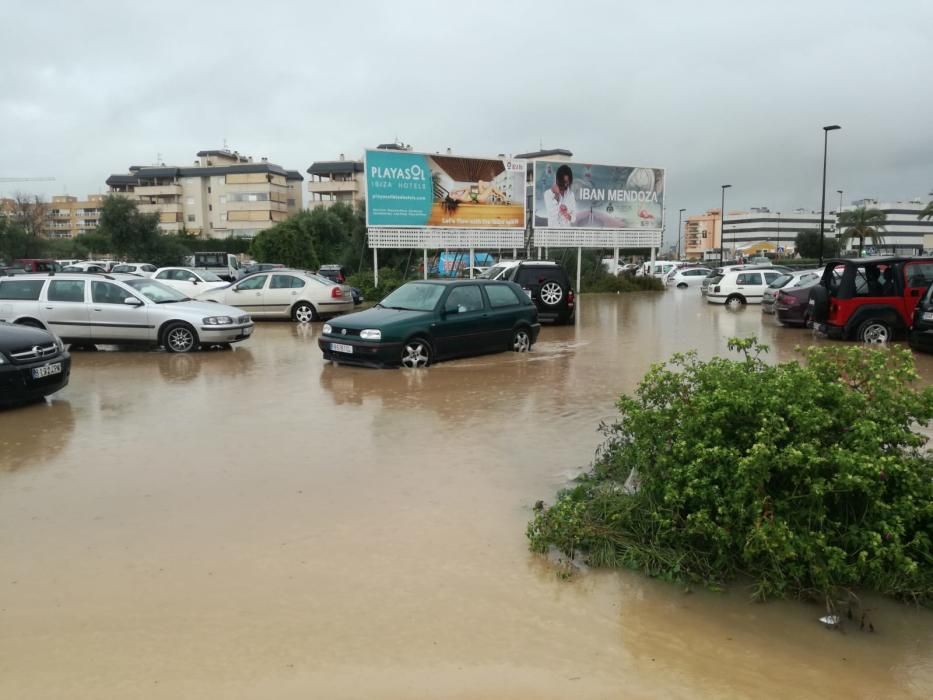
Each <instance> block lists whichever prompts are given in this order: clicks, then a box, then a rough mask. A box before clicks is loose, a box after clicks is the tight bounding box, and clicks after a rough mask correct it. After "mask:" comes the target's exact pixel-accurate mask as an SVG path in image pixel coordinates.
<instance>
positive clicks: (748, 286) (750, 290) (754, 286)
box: [735, 272, 763, 301]
mask: <svg viewBox="0 0 933 700" xmlns="http://www.w3.org/2000/svg"><path fill="white" fill-rule="evenodd" d="M735 291H736V292H738V293H739V294H741V295H742V296H743V297H745V300H746V301H752V300H753V299H754V300H755V301H761V295H762V294H763V285H762V279H761V273H760V272H740V273H738V274H737V275H736V276H735ZM756 295H757V296H756Z"/></svg>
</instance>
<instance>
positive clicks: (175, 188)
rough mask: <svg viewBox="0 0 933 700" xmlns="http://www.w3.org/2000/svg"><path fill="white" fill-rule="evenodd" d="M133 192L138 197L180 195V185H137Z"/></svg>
mask: <svg viewBox="0 0 933 700" xmlns="http://www.w3.org/2000/svg"><path fill="white" fill-rule="evenodd" d="M133 194H136V195H139V196H140V197H167V196H172V197H181V185H138V186H137V187H136V188H135V189H134V190H133Z"/></svg>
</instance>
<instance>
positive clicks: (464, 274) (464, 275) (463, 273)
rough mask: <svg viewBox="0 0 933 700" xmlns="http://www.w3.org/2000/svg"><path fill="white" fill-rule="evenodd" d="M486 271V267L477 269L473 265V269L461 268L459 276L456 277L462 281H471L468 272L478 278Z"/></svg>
mask: <svg viewBox="0 0 933 700" xmlns="http://www.w3.org/2000/svg"><path fill="white" fill-rule="evenodd" d="M488 269H489V267H488V266H487V267H477V266H475V265H474V266H473V267H462V268H460V271H459V274H458V275H457V276H458V277H461V278H464V279H472V278H471V277H470V272H471V271H472V273H473V277H479V276H480V275H482V274H483V273H484V272H486V270H488Z"/></svg>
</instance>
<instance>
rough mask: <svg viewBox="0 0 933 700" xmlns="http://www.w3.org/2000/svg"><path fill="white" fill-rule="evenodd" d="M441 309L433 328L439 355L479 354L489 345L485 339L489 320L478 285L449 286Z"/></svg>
mask: <svg viewBox="0 0 933 700" xmlns="http://www.w3.org/2000/svg"><path fill="white" fill-rule="evenodd" d="M440 308H441V315H440V319H439V320H438V322H437V325H436V326H435V328H434V338H435V344H436V347H435V350H436V351H437V354H438V355H440V356H442V357H452V356H455V355H472V354H475V353H478V352H482V351H483V350H484V349H485V347H486V344H487V343H489V342H491V341H489V340H488V339H487V338H486V337H485V336H486V334H487V332H488V322H489V317H488V313H487V309H486V302H485V300H484V299H483V293H482V292H481V291H480V288H479V285H476V284H471V285H458V286H455V287H451V288H450V289H449V290H448V292H447V296H446V297H444V298H443V299H442V300H441V306H440Z"/></svg>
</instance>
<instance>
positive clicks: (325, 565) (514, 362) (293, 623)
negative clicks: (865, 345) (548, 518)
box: [0, 290, 933, 699]
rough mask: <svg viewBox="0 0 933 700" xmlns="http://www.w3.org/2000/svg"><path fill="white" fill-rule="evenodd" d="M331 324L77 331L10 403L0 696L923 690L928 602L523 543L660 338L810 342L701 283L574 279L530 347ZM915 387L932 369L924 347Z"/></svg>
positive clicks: (930, 676) (0, 524)
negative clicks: (394, 356)
mask: <svg viewBox="0 0 933 700" xmlns="http://www.w3.org/2000/svg"><path fill="white" fill-rule="evenodd" d="M319 331H320V324H313V325H309V326H299V325H295V324H290V323H265V324H259V326H258V328H257V331H256V334H255V336H254V337H253V338H252V339H251V340H250V341H248V342H247V343H245V344H243V345H241V346H238V347H236V348H235V349H234V350H233V351H228V352H203V353H199V354H195V355H167V354H165V353H159V352H132V351H128V352H76V353H74V363H73V369H72V379H71V384H70V386H68V387H67V389H66V390H65V391H63V392H62V393H61V394H60V395H59V396H58V397H56V398H55V400H54V401H52V402H51V404H49V405H46V404H39V405H34V406H30V407H26V408H23V409H18V410H15V411H7V412H3V413H0V458H2V464H0V562H2V563H0V697H4V698H95V699H98V698H110V697H113V698H173V699H174V698H219V697H223V698H309V697H313V698H392V699H394V698H399V699H401V698H413V697H430V698H441V697H443V698H506V697H536V698H566V697H576V698H610V697H611V698H616V697H627V698H654V697H676V698H693V697H717V698H719V697H794V698H853V697H859V698H862V697H864V698H870V697H884V698H892V697H908V698H909V697H918V698H919V697H930V696H931V695H933V615H931V613H930V612H929V611H925V610H917V609H913V608H908V607H903V606H899V605H896V604H893V603H891V602H889V601H885V600H874V601H871V602H870V605H871V607H872V609H873V617H874V620H875V622H876V627H877V630H878V631H877V632H876V633H875V634H864V633H858V632H851V633H849V634H839V633H833V632H829V631H827V630H825V629H823V628H822V627H821V626H820V625H819V623H817V622H816V619H817V617H819V615H820V614H822V613H821V610H820V608H819V607H817V606H812V605H806V604H801V603H794V602H777V603H770V604H767V605H756V604H752V603H749V602H748V600H747V597H746V595H745V593H744V592H743V591H742V590H741V589H740V588H736V589H735V590H733V591H731V592H730V593H728V594H724V595H723V594H712V593H707V592H703V591H699V592H694V593H693V594H691V595H686V594H684V592H683V591H682V590H681V589H680V588H678V587H675V586H671V585H668V584H665V583H662V582H658V581H653V580H649V579H646V578H645V577H643V576H641V575H638V574H635V573H628V572H592V571H591V572H588V573H585V574H582V575H579V576H575V577H574V578H572V579H570V580H561V579H560V578H559V577H558V576H557V575H556V572H555V569H554V568H553V567H552V566H551V565H550V564H549V563H548V562H546V561H545V560H543V559H542V558H540V557H538V556H536V555H533V554H531V553H530V552H529V551H528V548H527V542H526V539H525V536H524V531H525V524H526V522H527V521H528V519H529V518H530V516H531V507H532V504H533V503H534V502H535V501H536V500H537V499H539V498H541V499H545V500H548V501H551V500H552V499H553V496H554V494H555V492H556V491H557V490H558V489H559V488H560V487H561V486H562V485H563V484H565V483H566V482H567V480H568V479H570V478H572V477H573V476H575V475H577V474H579V473H580V471H581V470H582V469H584V468H586V466H587V465H588V463H589V461H590V460H591V458H592V455H593V451H594V449H595V448H596V446H597V445H598V444H599V442H600V436H599V434H598V433H597V430H596V428H597V426H598V424H599V422H600V421H601V420H605V419H610V418H611V417H612V416H613V415H614V409H613V402H614V399H615V398H616V397H617V396H618V395H619V394H620V393H622V392H625V391H631V390H632V389H634V387H635V385H636V383H637V381H638V380H639V379H640V378H641V376H642V375H643V374H644V372H645V371H646V369H647V368H648V366H649V365H650V364H651V363H652V362H655V361H658V360H661V359H664V358H666V357H668V356H669V355H670V354H671V353H672V352H676V351H681V350H686V349H690V348H696V349H697V350H698V351H699V352H700V354H701V356H705V357H708V356H711V355H713V354H716V353H724V352H725V346H726V341H727V339H728V338H729V337H730V336H735V335H743V336H744V335H750V334H757V335H759V337H760V338H761V339H762V341H763V342H765V343H768V344H770V345H771V346H772V355H773V356H774V357H775V358H777V359H779V360H785V359H789V358H791V357H793V356H794V353H795V351H794V347H795V346H796V345H798V344H806V343H808V342H810V341H812V340H813V336H812V334H811V333H810V332H809V331H805V330H792V329H780V328H778V327H776V326H775V325H774V324H773V322H772V321H771V320H770V319H767V318H766V319H765V320H762V316H761V313H760V312H759V309H758V308H757V307H749V308H747V309H743V310H740V311H738V312H732V311H729V310H726V309H723V308H714V307H708V306H707V305H706V304H705V303H703V302H702V301H701V299H700V298H699V294H698V293H697V292H696V291H695V290H691V291H685V292H683V293H681V292H679V291H678V290H670V291H668V292H666V293H664V294H661V295H652V294H630V295H621V296H592V297H591V296H583V297H582V298H581V307H580V309H579V319H578V324H577V325H576V326H574V327H556V328H552V327H546V328H544V329H543V330H542V333H541V337H540V339H539V343H538V345H537V346H536V347H535V350H534V352H533V353H531V354H529V355H515V354H500V355H495V356H487V357H480V358H473V359H467V360H460V361H455V362H448V363H442V364H439V365H436V366H434V367H432V368H430V369H428V370H425V371H418V370H404V371H402V370H385V371H379V370H368V369H359V368H349V367H337V366H332V365H329V364H326V363H324V362H323V360H322V359H321V355H320V352H319V350H318V349H317V344H316V337H317V334H318V333H319ZM918 368H919V370H920V372H921V374H922V375H923V376H924V378H925V380H927V381H929V380H930V379H931V378H933V363H931V359H930V358H928V357H925V356H918Z"/></svg>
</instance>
